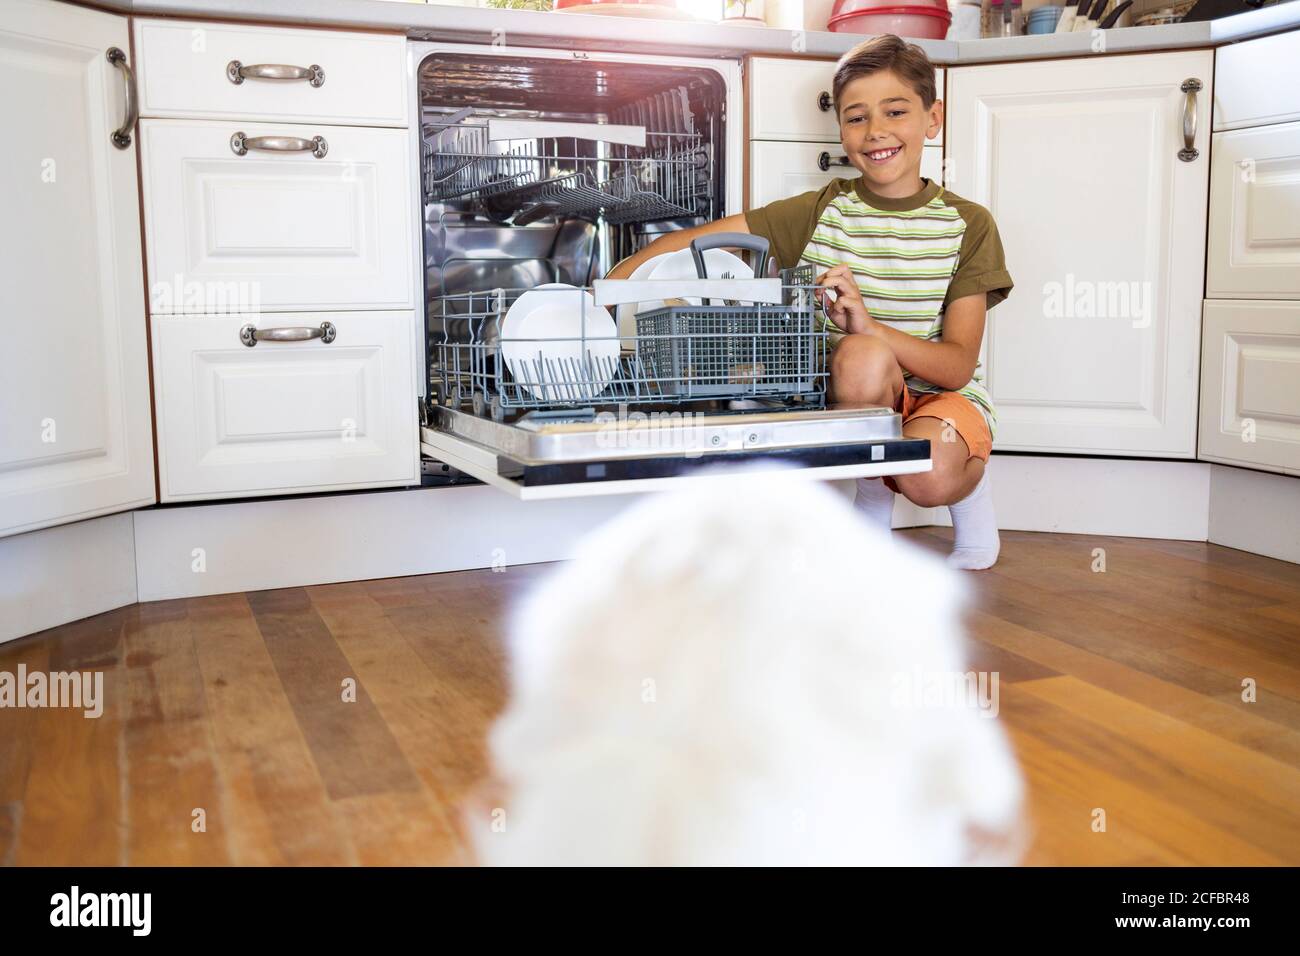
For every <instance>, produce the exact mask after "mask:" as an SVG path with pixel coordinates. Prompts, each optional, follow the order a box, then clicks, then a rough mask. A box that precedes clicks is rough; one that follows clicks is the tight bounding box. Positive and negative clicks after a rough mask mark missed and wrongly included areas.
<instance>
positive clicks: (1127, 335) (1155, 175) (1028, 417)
mask: <svg viewBox="0 0 1300 956" xmlns="http://www.w3.org/2000/svg"><path fill="white" fill-rule="evenodd" d="M1211 67H1212V56H1211V53H1210V52H1209V51H1208V50H1206V51H1192V52H1179V53H1155V54H1150V55H1140V56H1123V57H1105V58H1100V57H1099V58H1096V59H1091V60H1089V59H1075V60H1061V61H1055V62H1038V63H1003V64H998V65H996V66H978V67H960V68H955V69H952V70H949V77H948V92H949V107H950V110H949V127H948V136H949V139H948V150H949V154H948V155H949V157H950V158H951V160H952V168H951V170H950V173H951V176H950V182H949V186H950V188H951V189H952V190H953V192H955V193H957V194H959V195H961V196H965V197H966V198H968V199H971V200H973V201H975V202H978V203H981V204H982V205H984V206H986V207H988V209H989V210H990V211H991V212H992V213H993V216H994V218H995V220H996V221H997V224H998V229H999V231H1000V233H1001V236H1002V242H1003V246H1004V248H1005V251H1006V259H1007V267H1008V270H1009V271H1010V273H1011V277H1012V280H1013V281H1014V282H1015V289H1014V291H1013V292H1012V293H1011V295H1010V297H1009V298H1008V299H1007V300H1006V301H1005V302H1004V303H1002V304H1001V305H999V306H997V307H996V308H995V309H993V311H992V312H990V313H989V320H988V325H987V327H986V330H985V345H986V353H987V362H986V364H985V366H984V367H985V375H986V376H987V382H988V384H989V387H990V390H991V392H992V395H993V401H994V404H995V405H996V407H997V413H998V434H997V443H996V447H997V448H999V449H1008V450H1016V451H1040V452H1064V453H1083V454H1088V453H1093V454H1113V455H1134V456H1142V455H1149V456H1162V457H1165V456H1167V457H1176V458H1184V457H1185V458H1191V457H1193V456H1194V455H1195V453H1196V408H1197V371H1198V361H1197V359H1198V353H1199V348H1198V345H1199V342H1200V305H1201V297H1202V292H1201V290H1202V286H1203V270H1204V263H1205V223H1206V186H1207V180H1208V172H1209V162H1208V160H1209V157H1208V155H1207V153H1208V149H1209V110H1210V101H1211V90H1210V82H1211V76H1212V70H1211ZM1189 78H1190V79H1196V80H1199V81H1200V82H1201V83H1202V84H1203V88H1202V89H1201V91H1200V92H1199V93H1196V94H1190V93H1184V92H1183V91H1182V89H1181V88H1180V87H1181V86H1182V84H1183V82H1184V80H1187V79H1189ZM1185 110H1187V111H1189V113H1188V117H1189V121H1190V118H1191V117H1194V121H1195V133H1194V136H1193V139H1194V143H1193V145H1194V147H1195V148H1196V149H1197V150H1198V151H1199V153H1198V155H1197V156H1196V157H1195V158H1194V159H1192V160H1191V161H1184V160H1183V159H1181V158H1180V157H1179V151H1180V150H1181V149H1182V148H1183V146H1184V139H1183V130H1184V122H1183V121H1184V111H1185Z"/></svg>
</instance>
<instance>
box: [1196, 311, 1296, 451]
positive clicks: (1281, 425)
mask: <svg viewBox="0 0 1300 956" xmlns="http://www.w3.org/2000/svg"><path fill="white" fill-rule="evenodd" d="M1203 318H1204V321H1203V323H1202V328H1203V330H1204V331H1203V343H1204V347H1203V348H1202V350H1201V427H1200V443H1199V447H1198V451H1197V457H1198V458H1201V459H1203V460H1207V461H1218V462H1223V463H1225V464H1232V465H1245V466H1248V467H1255V468H1259V469H1262V470H1266V471H1279V472H1280V471H1287V470H1292V471H1293V470H1295V469H1300V303H1297V302H1222V301H1220V302H1206V303H1205V313H1204V317H1203ZM1252 423H1253V428H1252V427H1251V425H1252Z"/></svg>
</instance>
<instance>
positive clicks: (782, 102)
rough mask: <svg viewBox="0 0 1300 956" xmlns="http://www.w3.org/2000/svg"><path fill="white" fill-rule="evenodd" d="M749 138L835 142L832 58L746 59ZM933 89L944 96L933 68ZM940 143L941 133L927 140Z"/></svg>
mask: <svg viewBox="0 0 1300 956" xmlns="http://www.w3.org/2000/svg"><path fill="white" fill-rule="evenodd" d="M748 70H749V75H748V87H749V90H748V109H749V134H748V138H749V139H751V140H754V139H766V140H777V141H793V142H805V143H838V142H839V141H840V125H839V120H838V119H837V117H836V116H835V109H834V107H833V105H832V104H831V85H832V83H831V81H832V80H833V79H834V78H835V61H834V60H802V59H800V60H796V59H779V58H775V57H753V58H751V59H750V60H749V61H748ZM934 73H935V91H936V93H937V95H938V97H939V99H943V96H944V71H943V70H935V71H934ZM928 142H929V143H930V144H933V145H935V146H939V145H942V144H943V130H942V129H940V130H939V135H938V136H936V137H935V138H934V139H932V140H929V141H928Z"/></svg>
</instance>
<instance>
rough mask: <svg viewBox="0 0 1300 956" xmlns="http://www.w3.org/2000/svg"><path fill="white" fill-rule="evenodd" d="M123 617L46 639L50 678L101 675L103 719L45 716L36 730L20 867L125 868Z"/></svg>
mask: <svg viewBox="0 0 1300 956" xmlns="http://www.w3.org/2000/svg"><path fill="white" fill-rule="evenodd" d="M125 620H126V615H125V613H124V611H123V610H121V609H119V610H116V611H109V612H107V613H105V614H98V615H96V616H94V617H90V618H86V619H84V620H81V621H75V622H73V623H71V624H67V625H64V626H62V627H59V628H55V629H53V631H52V632H48V633H49V638H48V639H49V642H50V643H49V659H48V665H49V670H50V671H59V672H68V671H80V672H86V673H91V674H93V673H95V672H100V673H102V674H103V705H102V706H103V713H102V715H101V716H100V717H97V718H88V717H86V716H85V715H84V712H83V711H82V710H73V709H69V708H47V709H44V710H42V711H41V712H40V717H39V718H38V720H37V722H36V728H35V731H36V732H35V735H34V738H33V740H32V744H31V752H32V754H33V755H34V756H36V757H39V759H34V760H32V762H31V766H30V769H29V772H28V776H27V785H26V788H25V789H24V791H23V811H22V818H21V819H22V828H21V830H20V832H19V834H18V847H17V851H16V853H14V854H13V860H14V862H15V863H16V864H17V865H19V866H32V865H40V866H119V865H121V864H123V863H125V862H126V842H125V839H124V837H125V834H126V833H127V832H128V831H129V828H130V822H129V821H130V806H129V805H128V804H124V803H123V802H122V800H121V745H122V725H123V722H124V721H123V714H124V711H125V702H124V687H123V683H124V680H123V675H122V668H121V657H122V632H123V629H124V627H125Z"/></svg>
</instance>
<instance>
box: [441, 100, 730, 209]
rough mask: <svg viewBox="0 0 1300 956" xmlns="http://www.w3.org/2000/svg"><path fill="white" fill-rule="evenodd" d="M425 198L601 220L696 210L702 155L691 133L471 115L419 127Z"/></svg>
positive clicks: (704, 163)
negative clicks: (473, 201) (480, 203)
mask: <svg viewBox="0 0 1300 956" xmlns="http://www.w3.org/2000/svg"><path fill="white" fill-rule="evenodd" d="M424 133H425V142H424V198H425V201H426V202H430V203H434V202H446V201H448V200H453V199H472V200H476V201H479V202H482V203H484V204H489V203H490V204H491V205H492V206H495V207H497V208H499V209H500V208H505V209H513V210H521V209H524V208H525V207H530V206H532V207H537V208H538V209H539V210H541V211H544V212H547V213H551V212H553V213H555V214H557V215H560V216H566V217H571V218H589V219H595V218H597V217H601V218H603V219H604V220H605V221H606V222H609V223H615V224H619V223H631V222H655V221H659V220H663V219H676V218H680V217H684V216H697V215H700V214H701V210H702V207H703V206H705V205H706V204H707V201H708V197H709V189H710V184H709V179H708V168H709V156H708V151H707V149H706V148H705V146H704V143H703V136H702V135H701V134H700V133H697V132H672V133H666V132H665V133H660V132H654V131H651V130H647V129H646V128H645V127H644V126H622V125H617V126H616V125H610V124H596V123H565V122H549V121H535V120H514V119H496V118H487V119H483V118H479V117H473V116H472V111H471V110H461V111H460V112H458V113H455V114H453V115H451V116H449V117H447V118H446V119H445V121H443V122H432V123H425V125H424Z"/></svg>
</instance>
